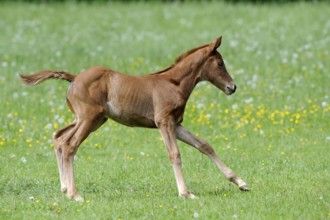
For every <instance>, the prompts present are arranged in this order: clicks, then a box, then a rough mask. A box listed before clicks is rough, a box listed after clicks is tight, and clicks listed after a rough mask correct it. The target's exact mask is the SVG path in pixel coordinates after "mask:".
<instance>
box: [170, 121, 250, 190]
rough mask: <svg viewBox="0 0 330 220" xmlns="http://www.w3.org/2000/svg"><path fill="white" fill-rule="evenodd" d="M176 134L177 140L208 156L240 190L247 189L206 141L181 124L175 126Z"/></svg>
mask: <svg viewBox="0 0 330 220" xmlns="http://www.w3.org/2000/svg"><path fill="white" fill-rule="evenodd" d="M176 135H177V138H178V139H179V140H181V141H183V142H185V143H187V144H189V145H191V146H193V147H195V148H197V149H198V150H199V151H200V152H202V153H203V154H205V155H207V156H208V157H210V158H211V160H212V161H213V162H214V163H215V164H216V166H217V167H218V168H219V169H220V170H221V172H222V173H223V174H224V175H225V177H226V178H227V179H228V180H229V181H231V182H233V183H235V184H236V185H237V186H238V187H239V188H240V190H242V191H249V189H248V187H247V184H246V183H245V182H244V181H243V180H242V179H241V178H239V177H238V176H237V175H236V174H235V173H234V172H233V171H232V170H231V169H230V168H229V167H227V166H226V165H225V164H224V163H223V162H222V161H221V160H220V159H219V158H218V156H217V155H216V153H215V152H214V150H213V148H212V147H211V146H210V145H209V144H208V143H207V142H206V141H204V140H203V139H201V138H199V137H196V136H195V135H193V134H192V133H190V132H189V131H187V130H186V129H185V128H184V127H183V126H182V125H180V126H178V127H177V129H176Z"/></svg>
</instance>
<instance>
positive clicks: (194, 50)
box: [153, 44, 209, 74]
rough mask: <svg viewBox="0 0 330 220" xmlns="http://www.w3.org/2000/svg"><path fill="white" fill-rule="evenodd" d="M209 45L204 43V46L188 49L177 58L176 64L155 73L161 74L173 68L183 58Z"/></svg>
mask: <svg viewBox="0 0 330 220" xmlns="http://www.w3.org/2000/svg"><path fill="white" fill-rule="evenodd" d="M208 46H209V44H205V45H202V46H199V47H196V48H193V49H191V50H188V51H187V52H185V53H183V54H181V55H180V56H179V57H177V58H176V59H175V63H174V64H172V65H171V66H169V67H167V68H166V69H164V70H161V71H158V72H155V73H153V74H160V73H163V72H166V71H168V70H170V69H172V68H173V67H174V66H175V65H176V64H178V63H179V62H181V61H182V60H183V59H185V58H186V57H188V56H189V55H191V54H193V53H195V52H196V51H197V50H200V49H202V48H205V47H208Z"/></svg>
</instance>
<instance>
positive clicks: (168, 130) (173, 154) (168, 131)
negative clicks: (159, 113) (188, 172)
mask: <svg viewBox="0 0 330 220" xmlns="http://www.w3.org/2000/svg"><path fill="white" fill-rule="evenodd" d="M159 129H160V133H161V135H162V137H163V140H164V143H165V146H166V149H167V151H168V155H169V159H170V160H171V162H172V166H173V170H174V175H175V179H176V183H177V187H178V191H179V196H180V197H184V198H190V199H194V198H196V196H195V195H194V194H192V193H191V192H189V190H188V188H187V186H186V184H185V182H184V179H183V175H182V168H181V156H180V151H179V148H178V145H177V142H176V136H175V125H174V124H172V123H171V122H169V123H162V124H160V126H159Z"/></svg>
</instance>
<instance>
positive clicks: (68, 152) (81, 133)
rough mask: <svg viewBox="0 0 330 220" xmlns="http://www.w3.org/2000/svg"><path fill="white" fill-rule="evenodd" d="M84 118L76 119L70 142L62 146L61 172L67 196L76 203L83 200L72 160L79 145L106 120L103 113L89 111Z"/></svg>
mask: <svg viewBox="0 0 330 220" xmlns="http://www.w3.org/2000/svg"><path fill="white" fill-rule="evenodd" d="M85 117H86V118H82V117H78V118H79V119H78V120H77V123H76V124H75V126H74V128H72V129H73V131H74V134H72V136H71V137H70V140H68V141H67V142H65V143H64V144H63V146H62V156H63V171H64V175H65V177H66V178H65V180H66V185H67V196H68V197H69V198H71V199H74V200H76V201H83V198H82V197H81V196H80V195H79V194H78V191H77V188H76V184H75V180H74V169H73V160H74V155H75V154H76V152H77V150H78V147H79V146H80V144H81V143H82V142H83V141H84V140H85V139H86V138H87V137H88V135H89V134H90V133H91V132H92V131H94V130H96V129H97V128H99V127H100V126H101V125H102V124H103V123H104V122H105V121H106V119H105V118H104V113H103V112H101V113H100V112H97V111H96V110H95V111H89V115H88V116H85Z"/></svg>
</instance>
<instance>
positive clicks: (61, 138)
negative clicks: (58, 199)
mask: <svg viewBox="0 0 330 220" xmlns="http://www.w3.org/2000/svg"><path fill="white" fill-rule="evenodd" d="M75 125H76V123H75V122H74V123H72V124H70V125H68V126H66V127H64V128H62V129H61V130H59V131H57V132H55V133H54V134H53V142H54V150H55V155H56V160H57V166H58V171H59V175H60V182H61V191H62V192H63V193H65V192H66V191H67V186H66V177H65V173H64V171H63V155H62V148H61V146H62V145H63V143H65V141H67V140H69V139H70V135H72V134H73V133H74V130H72V129H73V128H74V126H75ZM70 131H71V132H70Z"/></svg>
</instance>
